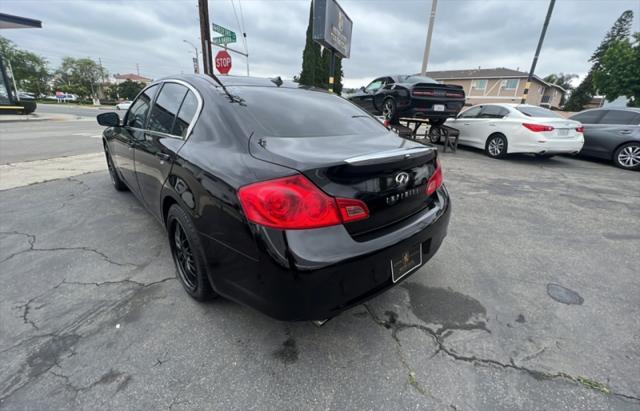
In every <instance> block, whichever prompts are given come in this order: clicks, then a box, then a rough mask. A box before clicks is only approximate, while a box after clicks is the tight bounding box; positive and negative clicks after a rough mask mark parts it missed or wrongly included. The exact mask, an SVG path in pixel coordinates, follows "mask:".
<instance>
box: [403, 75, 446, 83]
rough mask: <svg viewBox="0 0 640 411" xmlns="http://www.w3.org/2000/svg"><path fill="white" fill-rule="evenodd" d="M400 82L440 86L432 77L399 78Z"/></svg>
mask: <svg viewBox="0 0 640 411" xmlns="http://www.w3.org/2000/svg"><path fill="white" fill-rule="evenodd" d="M399 80H400V81H401V82H402V83H412V84H415V83H430V84H438V82H437V81H435V80H434V79H432V78H431V77H422V76H399Z"/></svg>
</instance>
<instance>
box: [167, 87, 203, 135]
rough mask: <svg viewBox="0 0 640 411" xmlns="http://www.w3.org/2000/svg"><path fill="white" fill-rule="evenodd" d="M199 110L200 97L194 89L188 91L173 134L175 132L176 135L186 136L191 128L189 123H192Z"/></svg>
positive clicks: (172, 132)
mask: <svg viewBox="0 0 640 411" xmlns="http://www.w3.org/2000/svg"><path fill="white" fill-rule="evenodd" d="M197 110H198V99H197V98H196V95H195V94H193V92H192V91H189V92H188V93H187V96H186V97H185V98H184V101H183V102H182V106H181V107H180V111H178V116H177V117H176V122H175V124H174V126H173V130H172V131H171V134H173V135H174V136H180V137H186V136H187V130H188V129H189V124H191V121H192V120H193V117H194V116H195V115H196V111H197Z"/></svg>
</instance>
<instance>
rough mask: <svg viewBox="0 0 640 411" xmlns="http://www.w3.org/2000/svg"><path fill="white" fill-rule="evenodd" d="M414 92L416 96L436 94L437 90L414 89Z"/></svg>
mask: <svg viewBox="0 0 640 411" xmlns="http://www.w3.org/2000/svg"><path fill="white" fill-rule="evenodd" d="M412 94H413V95H414V96H435V95H436V92H435V91H430V90H413V93H412Z"/></svg>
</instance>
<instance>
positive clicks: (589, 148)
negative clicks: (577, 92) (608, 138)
mask: <svg viewBox="0 0 640 411" xmlns="http://www.w3.org/2000/svg"><path fill="white" fill-rule="evenodd" d="M606 112H607V110H587V111H583V112H581V113H578V114H574V115H573V116H571V117H569V119H570V120H575V121H579V122H580V123H582V126H583V127H584V132H583V135H584V146H583V147H582V150H581V151H580V153H581V154H587V155H591V156H601V155H602V154H601V150H599V149H598V146H599V145H600V143H598V141H599V140H601V139H603V138H605V137H604V136H603V135H602V130H601V128H600V124H599V122H600V119H601V118H602V116H603V115H604V114H605V113H606ZM598 152H600V154H598Z"/></svg>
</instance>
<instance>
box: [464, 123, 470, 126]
mask: <svg viewBox="0 0 640 411" xmlns="http://www.w3.org/2000/svg"><path fill="white" fill-rule="evenodd" d="M463 124H464V125H465V126H468V125H470V124H471V123H463Z"/></svg>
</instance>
